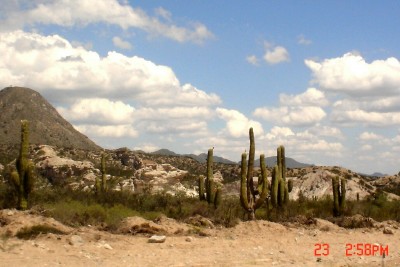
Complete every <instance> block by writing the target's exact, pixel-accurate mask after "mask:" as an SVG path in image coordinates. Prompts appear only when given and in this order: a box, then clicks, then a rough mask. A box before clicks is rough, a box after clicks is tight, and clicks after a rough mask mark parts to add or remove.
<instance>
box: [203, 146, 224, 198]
mask: <svg viewBox="0 0 400 267" xmlns="http://www.w3.org/2000/svg"><path fill="white" fill-rule="evenodd" d="M213 151H214V149H213V148H210V149H209V150H208V154H207V177H206V179H205V180H204V177H203V176H200V177H199V198H200V200H207V202H208V204H213V203H214V204H215V201H216V200H215V197H216V193H217V191H218V188H216V184H215V182H214V175H213ZM219 194H221V192H219ZM218 197H219V198H221V195H219V196H218ZM218 201H219V200H218Z"/></svg>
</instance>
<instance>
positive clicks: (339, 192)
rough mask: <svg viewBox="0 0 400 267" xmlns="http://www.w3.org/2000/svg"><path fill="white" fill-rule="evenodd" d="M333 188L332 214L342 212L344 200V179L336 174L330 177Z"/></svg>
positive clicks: (340, 213)
mask: <svg viewBox="0 0 400 267" xmlns="http://www.w3.org/2000/svg"><path fill="white" fill-rule="evenodd" d="M332 190H333V216H335V217H337V216H341V215H342V214H343V211H344V208H345V202H346V179H344V178H341V179H339V177H338V176H335V177H332Z"/></svg>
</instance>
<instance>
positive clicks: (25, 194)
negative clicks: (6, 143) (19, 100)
mask: <svg viewBox="0 0 400 267" xmlns="http://www.w3.org/2000/svg"><path fill="white" fill-rule="evenodd" d="M28 152H29V123H28V121H27V120H22V121H21V147H20V153H19V156H18V158H17V162H16V167H17V171H13V172H12V173H11V179H12V183H13V184H14V186H15V189H16V191H17V196H18V203H17V209H20V210H26V209H27V208H28V198H29V194H30V192H31V191H32V189H33V183H34V174H33V168H34V166H33V163H32V162H31V161H30V160H28Z"/></svg>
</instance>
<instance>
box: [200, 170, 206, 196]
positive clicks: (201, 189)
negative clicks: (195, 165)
mask: <svg viewBox="0 0 400 267" xmlns="http://www.w3.org/2000/svg"><path fill="white" fill-rule="evenodd" d="M199 198H200V200H207V198H206V195H205V189H204V176H203V175H200V176H199Z"/></svg>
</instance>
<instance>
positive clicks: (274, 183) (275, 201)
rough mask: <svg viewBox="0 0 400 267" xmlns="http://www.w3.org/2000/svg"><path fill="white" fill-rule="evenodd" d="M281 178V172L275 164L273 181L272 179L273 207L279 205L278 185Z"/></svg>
mask: <svg viewBox="0 0 400 267" xmlns="http://www.w3.org/2000/svg"><path fill="white" fill-rule="evenodd" d="M279 180H280V172H279V167H278V165H275V166H274V168H273V169H272V181H271V202H272V206H273V207H277V205H278V187H279Z"/></svg>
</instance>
